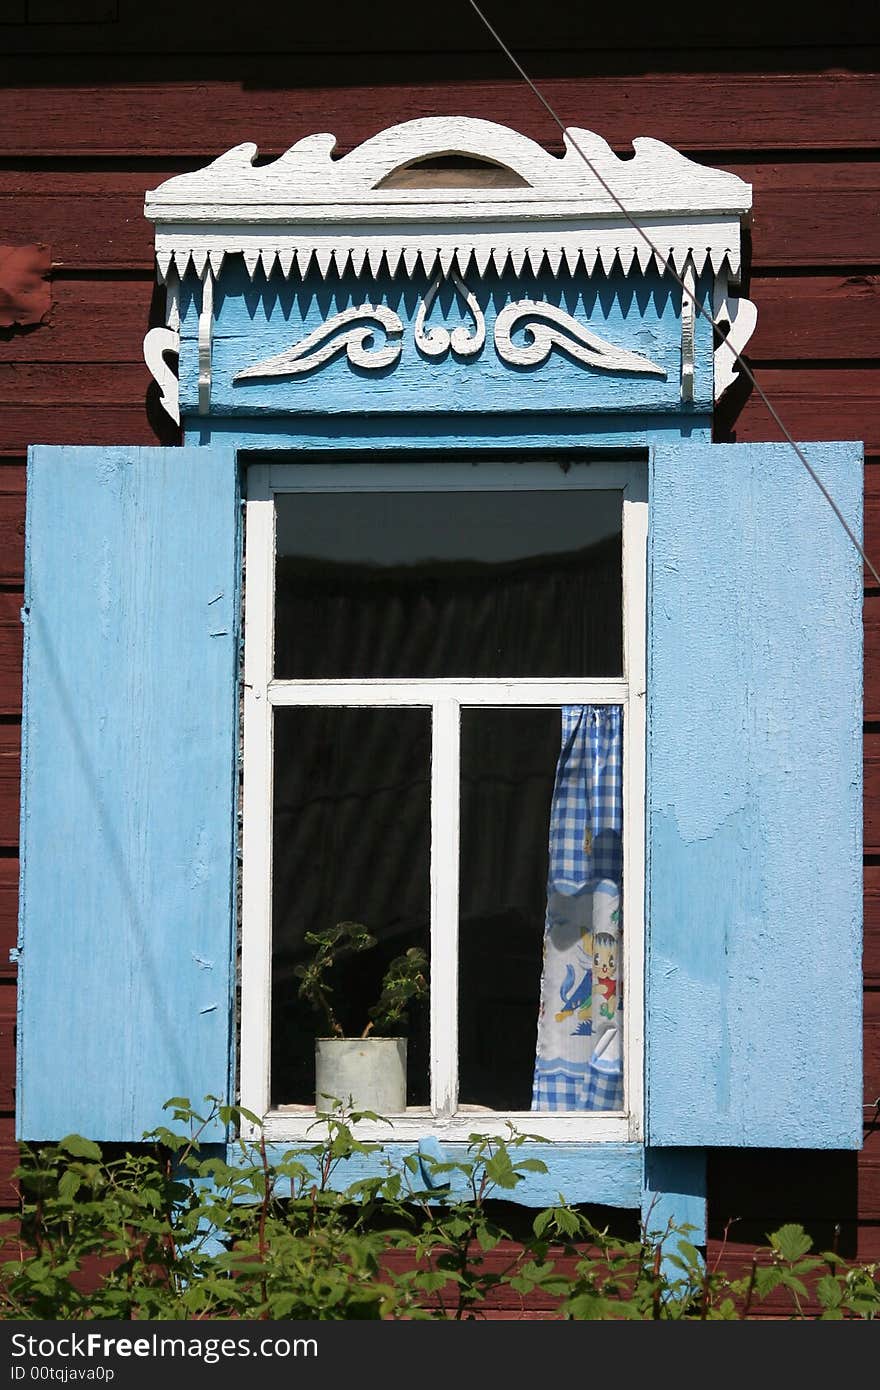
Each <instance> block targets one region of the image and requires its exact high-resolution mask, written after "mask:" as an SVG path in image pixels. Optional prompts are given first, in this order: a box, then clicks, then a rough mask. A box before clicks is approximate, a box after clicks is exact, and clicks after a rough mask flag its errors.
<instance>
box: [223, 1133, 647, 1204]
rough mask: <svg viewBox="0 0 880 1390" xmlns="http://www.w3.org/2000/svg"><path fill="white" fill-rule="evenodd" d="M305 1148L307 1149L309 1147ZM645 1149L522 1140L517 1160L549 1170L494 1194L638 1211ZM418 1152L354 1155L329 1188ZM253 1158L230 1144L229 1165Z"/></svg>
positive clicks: (397, 1168)
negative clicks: (534, 1160) (532, 1161)
mask: <svg viewBox="0 0 880 1390" xmlns="http://www.w3.org/2000/svg"><path fill="white" fill-rule="evenodd" d="M302 1147H303V1149H305V1148H306V1145H303V1146H302ZM441 1147H442V1150H443V1153H444V1155H445V1157H446V1160H447V1161H448V1162H450V1163H456V1162H465V1161H466V1160H467V1157H468V1155H467V1148H466V1146H465V1145H463V1144H443V1145H441ZM298 1148H299V1146H298V1145H297V1144H295V1143H292V1144H268V1145H267V1153H268V1157H269V1160H270V1162H272V1163H278V1162H280V1160H281V1159H282V1157H283V1156H284V1155H285V1154H289V1153H291V1152H292V1151H296V1150H297V1149H298ZM643 1152H644V1151H643V1149H642V1146H641V1144H552V1145H551V1144H541V1143H535V1144H523V1146H522V1148H519V1149H517V1150H516V1151H515V1155H514V1158H515V1160H520V1159H527V1158H539V1159H541V1160H543V1162H544V1163H546V1164H547V1168H548V1172H547V1173H529V1174H528V1175H527V1176H526V1178H524V1180H523V1181H522V1182H521V1183H519V1184H518V1186H517V1187H514V1188H510V1189H509V1190H508V1189H505V1190H504V1191H501V1190H498V1191H497V1192H496V1193H495V1194H494V1195H495V1196H497V1197H499V1198H503V1199H504V1200H505V1201H509V1202H519V1203H520V1204H521V1205H522V1206H527V1207H544V1206H553V1205H556V1204H558V1203H559V1201H560V1199H564V1200H565V1201H568V1202H570V1203H572V1204H574V1203H596V1204H597V1205H599V1206H606V1207H621V1208H625V1209H630V1210H631V1209H637V1208H638V1207H639V1204H640V1202H641V1198H642V1173H643ZM417 1154H418V1145H417V1144H412V1143H411V1144H403V1143H391V1142H383V1143H382V1147H381V1151H377V1152H375V1153H370V1154H354V1155H352V1157H351V1158H347V1159H346V1160H345V1161H344V1162H343V1163H341V1164H340V1165H339V1167H338V1168H337V1169H336V1172H335V1174H334V1181H333V1183H332V1184H331V1186H333V1187H335V1188H337V1189H343V1188H346V1187H348V1186H349V1185H350V1184H351V1183H353V1182H358V1181H360V1179H362V1178H368V1177H377V1176H379V1175H381V1174H382V1173H384V1172H386V1171H387V1170H388V1168H389V1167H390V1169H391V1171H393V1172H399V1173H402V1174H404V1175H405V1169H404V1160H405V1159H406V1158H408V1157H411V1156H413V1155H417ZM254 1161H255V1160H254V1154H253V1151H250V1150H248V1151H246V1152H245V1154H242V1150H241V1147H240V1146H239V1145H237V1144H230V1145H229V1148H228V1156H227V1162H229V1163H230V1164H237V1163H246V1162H250V1163H252V1162H254ZM303 1161H305V1160H304V1159H303ZM408 1181H409V1182H411V1183H412V1184H413V1186H414V1187H415V1188H418V1187H419V1185H420V1183H421V1181H422V1179H421V1177H420V1176H418V1175H417V1176H410V1177H409V1178H408ZM457 1191H460V1192H461V1193H462V1195H463V1194H464V1192H465V1188H464V1184H463V1182H461V1180H459V1179H456V1181H455V1184H454V1185H453V1194H454V1193H455V1192H457Z"/></svg>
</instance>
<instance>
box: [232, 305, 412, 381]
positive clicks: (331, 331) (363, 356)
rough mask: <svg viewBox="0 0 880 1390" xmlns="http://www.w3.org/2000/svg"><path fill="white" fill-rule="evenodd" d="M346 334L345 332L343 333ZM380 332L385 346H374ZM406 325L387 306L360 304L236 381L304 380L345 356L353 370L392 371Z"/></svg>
mask: <svg viewBox="0 0 880 1390" xmlns="http://www.w3.org/2000/svg"><path fill="white" fill-rule="evenodd" d="M342 330H345V331H342ZM377 330H378V331H379V332H381V333H383V334H384V337H385V342H384V343H383V344H381V345H375V346H374V343H375V339H376V336H377ZM402 336H403V323H402V322H401V320H400V318H399V317H398V315H397V314H395V312H394V310H393V309H388V308H386V306H385V305H384V304H360V305H357V306H355V307H354V308H351V309H344V310H343V311H342V312H341V313H339V314H334V316H333V318H332V319H327V320H326V321H325V322H324V323H322V324H321V326H320V327H319V328H316V329H314V330H313V332H311V333H308V334H306V336H305V338H301V339H300V341H299V342H298V343H294V344H293V346H292V347H289V348H285V350H284V352H279V353H278V354H277V356H275V357H267V358H266V359H265V361H263V362H257V363H256V364H255V365H254V366H253V367H246V368H245V370H244V371H242V372H238V373H237V374H236V375H235V377H234V378H233V380H234V381H244V380H245V379H247V378H249V377H250V378H253V377H273V376H302V375H303V373H305V372H311V371H314V370H315V369H316V368H317V367H323V366H324V365H325V363H327V362H330V361H332V359H333V358H334V357H338V356H339V354H340V353H342V352H344V353H345V354H346V355H347V357H348V360H349V362H350V363H351V365H352V366H353V367H367V368H371V369H372V370H374V371H375V370H378V369H379V368H381V367H390V366H392V365H393V363H395V362H396V361H397V359H398V357H399V356H400V354H401V351H402V347H403V344H402V343H401V341H400V339H401V337H402Z"/></svg>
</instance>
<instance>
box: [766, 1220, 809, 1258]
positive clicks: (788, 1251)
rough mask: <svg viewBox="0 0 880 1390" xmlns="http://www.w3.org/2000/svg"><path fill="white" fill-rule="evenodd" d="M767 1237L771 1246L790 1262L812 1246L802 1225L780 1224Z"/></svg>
mask: <svg viewBox="0 0 880 1390" xmlns="http://www.w3.org/2000/svg"><path fill="white" fill-rule="evenodd" d="M769 1239H770V1245H771V1246H772V1248H773V1249H774V1250H775V1251H777V1253H778V1254H780V1255H781V1256H782V1258H783V1259H784V1260H788V1261H789V1263H790V1264H793V1263H794V1261H795V1260H799V1259H801V1258H802V1256H804V1255H806V1254H807V1253H808V1251H810V1250H812V1248H813V1242H812V1240H811V1239H810V1237H809V1236H808V1235H807V1233H806V1231H805V1230H804V1228H803V1226H796V1225H787V1226H780V1228H779V1230H778V1231H774V1232H773V1234H772V1235H771V1236H770V1237H769Z"/></svg>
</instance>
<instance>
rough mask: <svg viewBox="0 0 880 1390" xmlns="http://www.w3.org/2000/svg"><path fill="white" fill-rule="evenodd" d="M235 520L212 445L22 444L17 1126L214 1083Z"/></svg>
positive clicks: (138, 1125)
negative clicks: (25, 447) (25, 449)
mask: <svg viewBox="0 0 880 1390" xmlns="http://www.w3.org/2000/svg"><path fill="white" fill-rule="evenodd" d="M239 513H240V507H239V502H238V483H237V473H236V461H235V455H234V452H233V451H232V450H229V449H221V448H213V449H132V448H118V449H91V448H42V447H41V448H34V449H32V450H31V453H30V457H29V462H28V506H27V548H26V578H25V603H26V627H25V631H26V645H25V675H24V734H23V747H24V763H23V775H22V793H23V794H22V817H21V831H22V886H21V909H20V947H21V959H20V967H19V969H20V998H19V1030H20V1031H19V1044H20V1046H19V1059H20V1071H19V1087H18V1134H19V1136H20V1137H22V1138H26V1139H50V1138H55V1137H58V1136H61V1135H64V1134H67V1133H70V1132H71V1131H74V1130H75V1131H79V1132H81V1133H84V1134H87V1135H88V1136H90V1137H91V1138H94V1139H98V1140H130V1139H138V1138H140V1137H141V1135H142V1133H143V1131H144V1130H146V1129H149V1128H151V1127H153V1126H154V1125H156V1124H157V1123H162V1122H163V1120H164V1119H165V1117H164V1116H163V1113H162V1108H161V1107H162V1103H163V1102H164V1101H165V1100H167V1099H168V1098H170V1097H171V1096H175V1095H186V1096H190V1097H191V1099H192V1100H193V1102H194V1103H196V1104H197V1105H198V1104H199V1103H200V1102H201V1100H202V1097H203V1096H204V1095H205V1094H206V1093H207V1092H211V1093H214V1094H216V1095H219V1096H225V1095H227V1094H228V1084H229V1069H230V1058H231V1042H232V1039H231V1031H230V1030H231V1001H232V997H233V990H232V985H233V977H232V933H233V926H234V910H233V898H234V872H235V836H234V826H235V816H234V795H235V781H236V778H235V768H236V721H237V697H236V681H237V670H238V613H239V592H238V574H239V535H238V533H239Z"/></svg>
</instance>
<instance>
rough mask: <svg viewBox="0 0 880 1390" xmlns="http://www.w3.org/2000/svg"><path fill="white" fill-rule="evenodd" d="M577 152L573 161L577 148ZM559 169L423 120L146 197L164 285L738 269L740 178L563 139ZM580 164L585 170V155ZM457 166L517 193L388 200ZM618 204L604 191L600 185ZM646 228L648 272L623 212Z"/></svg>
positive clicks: (171, 182) (210, 172)
mask: <svg viewBox="0 0 880 1390" xmlns="http://www.w3.org/2000/svg"><path fill="white" fill-rule="evenodd" d="M575 142H576V144H577V147H578V148H577V149H576V148H575ZM565 146H566V150H565V154H564V156H563V157H562V158H557V157H556V156H554V155H550V154H548V153H547V151H546V150H544V149H543V148H542V147H541V146H540V145H538V144H537V143H536V142H535V141H533V140H529V139H527V138H526V137H525V136H523V135H520V134H519V133H518V132H516V131H513V130H510V129H508V128H507V127H505V126H501V125H497V124H495V123H494V122H491V121H483V120H475V119H471V118H469V117H446V116H432V117H426V118H424V119H422V120H416V121H406V122H404V123H403V124H401V125H397V126H391V127H390V128H389V129H388V130H385V131H383V132H382V133H381V134H379V135H376V136H375V137H374V138H373V139H371V140H367V141H365V142H364V143H363V144H362V145H360V146H358V147H357V148H356V149H354V150H352V151H351V152H350V153H349V154H347V155H345V156H343V157H342V158H341V159H333V158H332V153H333V150H334V149H335V147H336V139H335V137H334V136H332V135H328V134H320V135H311V136H308V137H306V138H305V139H303V140H300V141H299V142H298V143H297V144H296V145H294V146H293V147H292V148H291V149H289V150H288V151H287V153H286V154H283V155H282V156H281V157H280V158H279V159H276V160H275V161H274V162H273V163H271V164H266V165H259V166H255V165H254V163H253V161H254V159H255V157H256V153H257V149H256V146H255V145H253V144H243V145H238V146H236V148H235V149H232V150H229V151H227V153H226V154H223V155H221V156H220V158H219V159H216V160H214V162H213V163H212V164H210V165H208V166H207V167H206V168H205V169H200V170H196V171H195V172H193V173H189V174H179V175H177V176H176V177H175V178H172V179H168V180H166V182H165V183H163V184H161V185H160V186H159V187H158V188H156V189H153V190H151V191H149V192H148V193H147V195H146V201H145V213H146V216H147V217H148V218H150V219H151V220H152V221H153V222H155V223H156V253H157V259H158V263H159V270H160V274H161V275H162V276H165V275H167V272H168V268H169V266H170V265H171V264H172V263H173V264H175V265H176V266H177V269H178V272H179V273H180V274H181V275H184V274H185V273H186V269H187V266H188V265H189V264H191V263H192V264H193V265H195V266H196V268H197V270H198V269H200V268H201V266H202V265H203V264H204V258H205V257H207V258H208V261H209V263H210V265H211V267H212V268H213V269H214V271H215V273H216V272H217V270H218V269H219V265H220V263H221V262H222V258H223V257H224V256H225V255H227V254H232V253H236V252H237V253H241V254H243V255H244V257H245V261H246V264H247V266H248V269H249V271H250V273H251V274H253V273H254V271H255V270H256V267H257V265H258V264H259V265H261V266H262V267H263V270H264V272H265V273H266V274H267V275H268V274H270V273H271V272H272V270H273V269H274V267H275V266H276V264H277V265H278V266H279V268H280V270H281V273H282V274H283V275H285V276H287V275H290V274H292V273H293V272H294V270H295V271H296V272H297V273H298V274H299V275H304V274H306V273H307V271H308V267H309V265H310V264H312V265H313V269H314V268H315V267H316V268H317V271H318V273H319V274H321V275H322V276H325V275H327V274H328V273H329V271H330V269H331V268H333V269H334V270H336V271H337V272H339V273H342V272H344V271H345V270H347V269H349V268H351V269H353V270H354V272H355V273H356V274H360V273H362V271H363V269H364V266H365V265H366V266H367V267H368V268H369V271H370V273H371V274H372V275H374V276H375V275H378V274H381V273H390V274H392V275H393V274H394V273H395V272H399V266H400V262H401V259H402V258H403V260H404V264H405V265H406V273H407V275H412V274H413V271H414V268H415V265H416V264H417V263H418V264H420V265H421V267H422V269H423V270H424V272H425V274H426V275H428V276H432V275H434V274H436V273H437V271H438V269H439V270H440V271H442V272H444V273H448V271H449V270H450V268H451V267H452V266H453V265H454V266H455V267H456V268H457V270H458V272H459V274H461V275H464V274H467V273H469V267H470V263H471V258H472V257H473V259H474V261H475V263H476V266H477V269H478V270H479V272H480V274H483V273H485V271H486V269H487V267H488V265H489V264H490V263H491V264H492V265H493V266H494V267H495V268H496V269H497V270H499V271H500V269H501V267H502V266H503V265H504V264H505V262H507V261H508V259H509V261H510V264H511V266H512V268H513V271H514V273H515V274H517V275H519V274H520V273H521V271H522V269H523V267H524V265H526V264H528V266H529V268H530V269H531V270H532V271H533V272H534V273H537V272H538V270H539V268H540V266H541V264H542V262H543V261H544V258H545V257H546V258H547V262H548V264H549V266H550V269H551V270H552V271H553V273H554V274H556V273H558V270H559V268H560V265H561V262H562V259H563V258H564V260H565V263H566V265H567V266H568V268H569V269H570V270H571V271H574V270H575V269H578V268H581V267H583V268H584V269H585V270H586V271H587V273H588V274H592V273H593V271H594V270H595V269H596V268H597V267H598V266H601V268H602V270H604V271H605V272H607V271H609V270H610V268H611V265H612V264H613V262H614V261H615V258H617V259H618V263H619V264H620V266H621V268H622V269H623V271H624V273H625V274H626V273H631V272H632V271H633V270H634V269H636V268H638V270H641V271H644V270H645V269H646V268H647V266H648V265H649V264H651V262H652V261H656V263H657V265H658V267H659V268H662V266H663V265H664V263H665V261H666V260H667V258H671V260H672V264H673V265H674V267H675V270H676V273H678V274H680V273H681V271H682V270H683V267H684V264H685V261H686V260H687V257H688V255H692V256H693V259H694V268H695V270H696V272H697V274H699V273H700V272H701V271H702V270H703V269H704V268H705V266H706V265H707V264H709V265H711V267H712V269H713V271H715V272H716V273H717V272H719V271H721V270H722V268H723V267H724V266H725V265H726V266H729V267H730V270H731V273H732V274H733V276H734V277H735V276H736V275H737V273H738V269H739V256H740V249H739V244H740V226H741V223H743V222H744V221H745V220H746V218H747V216H748V213H749V210H750V208H751V187H750V185H749V184H747V183H744V182H743V180H741V179H739V178H737V177H736V175H734V174H729V173H726V172H724V171H722V170H718V169H708V168H706V167H704V166H703V165H700V164H696V163H694V162H693V161H692V160H689V159H687V158H686V157H685V156H684V155H682V154H680V153H679V152H678V151H677V150H674V149H672V147H671V146H669V145H666V144H663V143H662V142H661V141H659V140H651V139H646V138H644V137H639V138H637V139H636V140H634V141H633V149H634V151H635V154H634V157H633V158H631V159H621V158H619V157H618V156H617V155H616V154H615V153H614V152H613V150H612V149H611V148H610V146H609V145H608V144H607V143H606V141H605V140H603V139H602V138H601V137H600V136H598V135H595V134H593V133H592V132H591V131H587V130H580V129H576V128H572V129H570V130H568V131H566V132H565ZM578 150H581V151H583V153H584V155H586V157H587V159H588V160H589V161H590V164H591V165H592V166H593V168H590V167H589V166H588V164H587V163H585V162H584V159H583V158H582V157H581V155H580V154H579V153H578ZM450 154H460V155H465V156H470V157H475V158H477V159H484V160H488V161H490V162H492V163H494V164H500V165H502V166H504V167H505V168H508V169H510V170H512V171H513V172H514V173H515V174H517V175H518V176H519V177H520V178H521V179H522V180H523V186H520V187H515V188H485V187H471V188H438V187H436V186H435V187H431V188H429V189H425V188H420V189H413V188H387V187H383V186H382V183H383V180H384V179H385V178H386V177H387V175H388V174H390V173H392V172H393V171H394V170H396V169H399V168H400V167H401V166H403V165H406V164H408V163H410V162H412V161H413V160H419V159H426V158H431V157H437V156H442V155H450ZM593 169H595V171H596V173H598V174H599V175H600V176H601V179H602V181H604V183H605V184H606V185H607V187H608V189H610V190H611V194H613V196H611V195H610V194H609V193H608V192H607V191H606V189H605V188H604V187H603V186H602V182H600V179H599V178H597V177H596V173H594V172H593ZM615 199H617V200H619V202H620V203H621V204H622V205H623V207H624V208H625V209H626V212H627V213H628V214H629V217H631V218H633V219H635V220H637V221H638V222H639V224H640V225H641V226H642V227H644V230H645V232H646V234H647V236H648V237H649V238H650V241H651V242H652V243H653V244H654V246H655V247H656V251H657V254H656V256H655V254H654V252H653V251H652V249H651V247H650V246H649V245H648V243H647V242H646V240H645V239H644V238H643V237H642V236H640V235H639V233H638V232H637V231H636V230H635V228H634V227H633V225H632V224H631V222H629V221H628V219H627V217H626V216H625V215H624V214H623V213H622V212H621V210H620V207H619V206H618V205H617V202H615Z"/></svg>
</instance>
